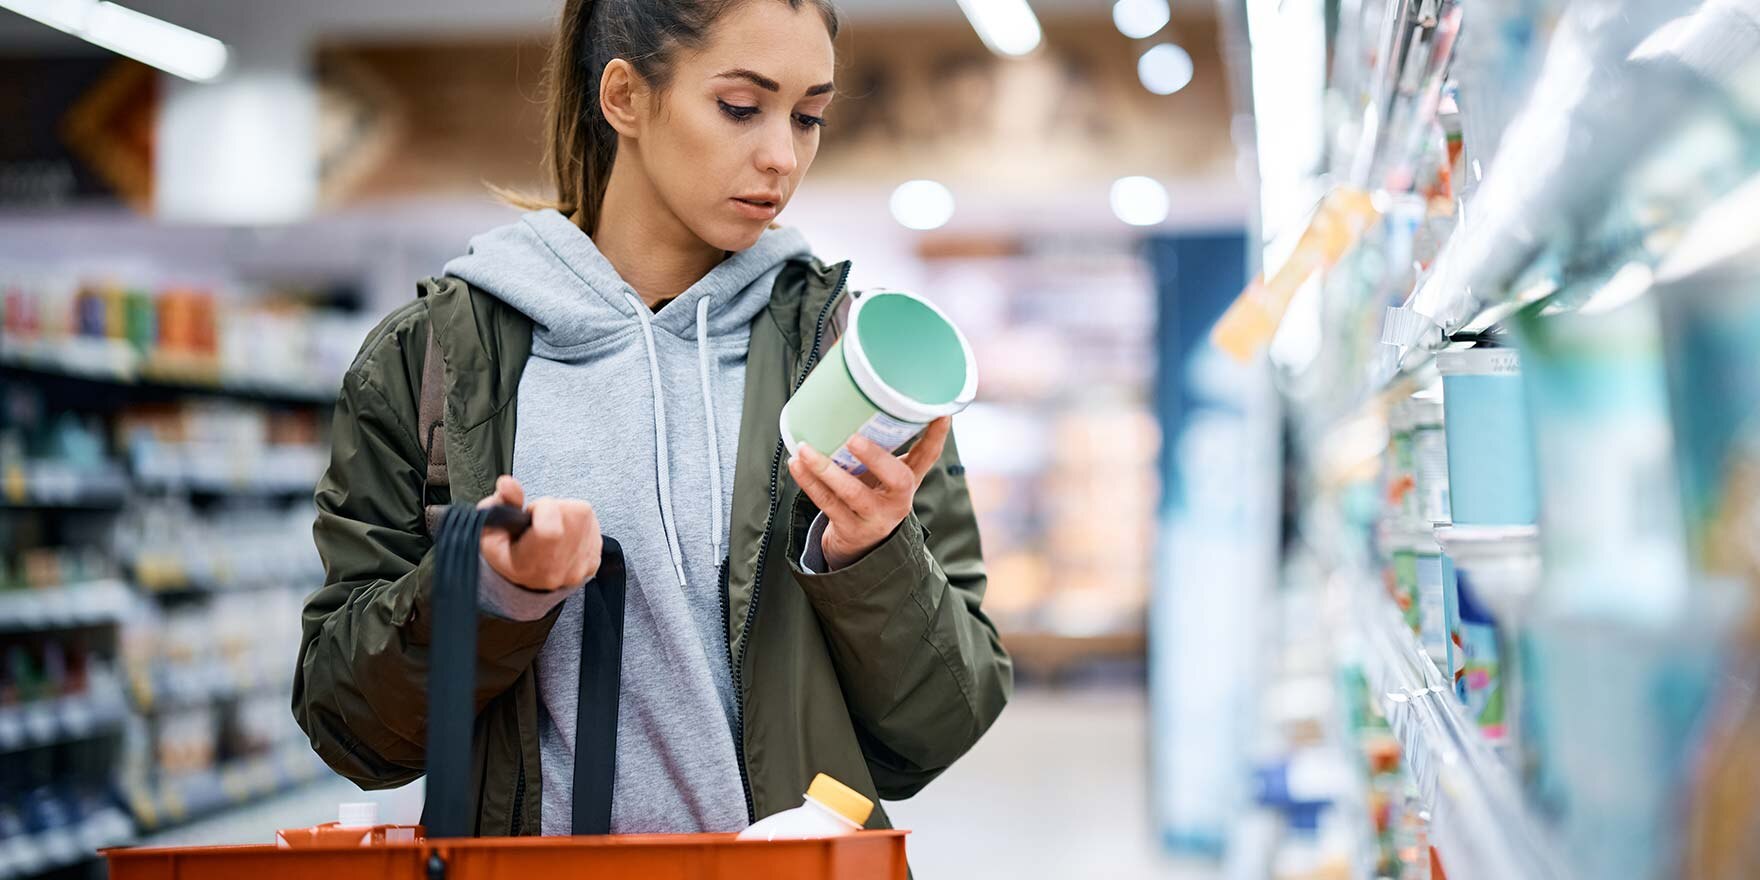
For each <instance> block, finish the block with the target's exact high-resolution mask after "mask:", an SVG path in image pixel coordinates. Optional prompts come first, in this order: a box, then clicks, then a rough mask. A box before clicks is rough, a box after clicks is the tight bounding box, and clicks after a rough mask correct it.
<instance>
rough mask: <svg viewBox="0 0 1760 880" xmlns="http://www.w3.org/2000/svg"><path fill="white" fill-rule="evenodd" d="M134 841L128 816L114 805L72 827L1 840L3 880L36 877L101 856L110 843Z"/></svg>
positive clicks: (1, 877)
mask: <svg viewBox="0 0 1760 880" xmlns="http://www.w3.org/2000/svg"><path fill="white" fill-rule="evenodd" d="M133 842H134V826H133V824H132V823H131V822H129V820H128V815H127V814H126V813H124V812H123V811H121V810H119V809H116V808H114V807H112V808H109V809H105V810H102V811H99V812H97V813H95V814H93V815H91V816H88V817H87V818H86V820H85V821H84V822H81V823H80V824H79V825H77V826H75V827H73V828H63V829H57V830H54V831H43V832H38V833H36V834H25V835H21V836H18V837H8V838H5V839H0V880H11V878H15V877H21V878H22V877H34V876H37V875H39V874H45V873H48V872H50V871H55V870H58V869H61V868H66V867H71V866H73V865H77V864H80V863H82V862H87V861H91V860H93V859H96V858H97V857H98V850H100V849H103V848H104V847H108V846H126V845H128V844H130V843H133Z"/></svg>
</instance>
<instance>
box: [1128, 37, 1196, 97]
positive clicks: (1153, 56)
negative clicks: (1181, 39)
mask: <svg viewBox="0 0 1760 880" xmlns="http://www.w3.org/2000/svg"><path fill="white" fill-rule="evenodd" d="M1137 79H1140V80H1142V81H1143V88H1145V89H1148V90H1149V91H1151V92H1154V93H1155V94H1157V95H1171V94H1173V93H1174V92H1177V91H1179V90H1180V89H1183V88H1185V87H1186V86H1187V85H1189V84H1190V83H1191V81H1192V56H1191V55H1189V54H1187V53H1186V50H1184V49H1181V48H1180V47H1178V46H1175V45H1174V44H1172V43H1161V44H1160V45H1157V46H1153V47H1151V48H1150V49H1149V51H1147V52H1144V53H1143V57H1141V58H1139V59H1137Z"/></svg>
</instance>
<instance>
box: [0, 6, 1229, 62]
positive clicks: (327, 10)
mask: <svg viewBox="0 0 1760 880" xmlns="http://www.w3.org/2000/svg"><path fill="white" fill-rule="evenodd" d="M837 2H838V6H839V8H840V9H841V10H842V11H843V13H844V15H845V16H846V17H847V18H848V19H849V20H850V21H852V22H857V23H860V22H863V21H889V20H898V19H909V18H919V19H920V18H937V17H946V18H949V19H958V18H959V16H960V11H959V7H958V5H957V4H956V3H955V0H837ZM123 5H125V6H129V7H132V8H134V9H138V10H139V11H141V12H145V13H147V14H149V15H154V16H158V17H160V18H163V19H166V20H167V21H171V22H175V23H177V24H180V25H183V26H185V27H189V28H193V29H196V30H199V31H203V32H205V33H209V34H211V35H213V36H216V37H219V38H220V39H223V40H226V41H228V42H230V43H234V44H238V45H243V46H250V45H255V44H261V43H263V42H265V41H272V40H274V39H276V38H281V39H285V38H287V37H289V36H293V35H311V36H313V37H316V38H319V39H347V38H362V37H392V36H396V37H459V36H465V35H472V34H484V33H496V34H506V33H527V32H533V31H537V30H541V29H542V28H544V27H545V26H547V25H548V24H549V23H550V22H551V21H552V20H553V19H554V17H555V14H556V10H557V8H558V7H559V0H495V2H483V0H297V2H272V3H271V2H258V0H249V2H239V0H123ZM1172 5H1173V7H1174V14H1175V15H1176V16H1179V17H1193V18H1197V17H1210V16H1212V15H1213V14H1214V10H1215V0H1174V2H1173V4H1172ZM1032 6H1033V8H1034V9H1035V10H1037V11H1038V12H1039V13H1040V14H1041V15H1043V16H1064V15H1095V16H1103V15H1108V14H1109V10H1110V9H1111V2H1110V0H1032ZM0 51H14V52H57V53H60V52H84V51H95V50H92V49H89V48H88V47H86V45H85V44H84V43H81V42H80V41H78V40H75V39H74V38H72V37H68V36H66V35H63V34H61V33H59V32H57V31H54V30H52V29H50V28H48V27H44V26H43V25H40V24H38V23H36V22H34V21H30V20H28V19H26V18H24V17H23V16H20V15H16V14H14V13H11V12H7V11H4V10H0Z"/></svg>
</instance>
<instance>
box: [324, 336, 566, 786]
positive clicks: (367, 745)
mask: <svg viewBox="0 0 1760 880" xmlns="http://www.w3.org/2000/svg"><path fill="white" fill-rule="evenodd" d="M388 323H389V322H388ZM410 324H411V325H413V326H415V328H416V329H415V331H414V333H415V334H416V335H415V338H416V339H417V340H418V341H419V340H420V339H421V338H422V337H421V336H420V335H419V334H420V333H422V332H425V330H424V329H423V327H422V326H421V325H420V324H417V323H415V322H410ZM383 329H384V327H383V325H382V327H381V330H383ZM403 329H404V330H405V332H404V333H402V334H398V333H382V332H381V331H375V332H374V334H373V336H371V337H369V341H368V343H367V347H366V348H363V350H362V353H361V356H360V357H359V358H358V359H357V361H356V363H355V366H354V367H353V368H351V369H350V371H349V373H348V375H347V376H346V377H345V378H344V380H343V386H342V392H341V395H340V397H339V399H338V400H337V403H336V410H335V424H334V428H333V430H332V437H331V443H332V449H331V458H330V465H329V468H328V470H327V471H326V472H325V474H324V477H323V479H322V480H321V481H320V482H319V484H318V490H317V495H316V501H317V509H318V516H317V521H316V523H315V524H314V526H313V529H312V534H313V537H314V539H315V540H316V543H317V548H318V554H319V555H320V556H321V557H322V558H323V562H324V571H325V582H324V585H323V587H322V589H319V590H318V591H317V592H316V593H315V594H313V595H312V596H311V598H309V599H307V600H306V605H305V612H304V615H303V627H302V635H301V639H300V653H299V666H298V668H297V669H296V670H295V673H294V687H293V713H294V717H295V718H296V719H297V720H298V722H299V725H300V727H301V728H302V729H304V730H305V732H306V735H307V736H309V737H310V738H311V742H312V747H313V748H314V749H315V750H316V751H317V753H318V755H319V756H320V757H322V758H323V759H324V761H325V763H327V764H329V765H330V767H331V768H332V769H334V770H335V771H336V772H338V773H340V774H342V775H343V776H346V777H348V778H349V779H351V780H353V781H354V782H355V783H357V784H358V785H360V786H361V787H362V788H387V787H392V786H397V785H402V784H404V783H407V782H409V781H411V780H413V779H415V778H416V777H418V776H420V775H422V772H423V766H424V748H425V745H426V742H425V741H426V731H427V683H428V681H427V670H428V649H429V644H428V641H429V632H430V630H429V627H430V623H431V622H430V620H429V614H428V609H429V605H428V597H429V595H430V592H429V590H430V574H431V571H432V566H433V562H432V553H431V552H430V550H431V547H432V542H431V541H430V539H429V537H428V536H427V534H426V533H425V530H424V529H423V526H422V499H421V491H422V484H423V475H424V474H425V473H426V466H425V461H424V455H425V454H424V453H423V451H422V449H421V447H420V445H419V444H418V443H417V442H416V439H415V436H416V429H415V427H414V424H413V423H414V421H415V420H416V405H415V396H416V386H415V385H414V383H413V381H412V380H411V379H410V378H409V377H412V376H413V377H419V376H420V375H421V365H420V363H419V360H420V357H421V356H420V355H419V354H411V353H407V352H405V351H400V350H399V349H406V348H408V346H407V345H405V344H400V343H402V342H404V341H406V340H407V339H408V337H409V336H410V335H411V334H410V332H409V328H408V327H405V328H403ZM415 350H416V351H417V352H420V351H421V350H422V349H421V346H416V347H415ZM408 358H414V360H415V361H417V363H414V364H413V365H412V364H410V363H408V362H407V359H408ZM412 367H413V368H412ZM391 389H396V390H395V391H393V390H391ZM461 500H462V499H461ZM555 619H556V614H555V613H550V614H547V615H545V616H544V617H543V618H542V619H540V620H537V621H532V622H516V621H510V620H504V619H502V618H499V617H496V616H494V615H491V614H488V613H482V614H479V618H478V631H479V634H478V649H477V655H478V656H477V708H478V710H479V711H480V710H481V709H482V707H483V706H484V705H485V704H486V703H487V702H488V701H489V700H490V699H492V698H493V697H494V696H495V695H496V694H499V693H501V692H502V691H504V690H506V689H507V688H508V687H510V686H511V685H512V684H513V683H514V681H515V680H516V679H517V678H518V677H519V675H520V673H522V672H523V671H524V670H525V669H526V668H527V667H529V666H530V664H531V662H532V659H533V657H535V656H536V654H537V651H538V649H539V648H540V647H542V645H543V643H544V639H545V637H546V636H547V635H548V634H549V631H550V625H551V623H553V622H554V621H555Z"/></svg>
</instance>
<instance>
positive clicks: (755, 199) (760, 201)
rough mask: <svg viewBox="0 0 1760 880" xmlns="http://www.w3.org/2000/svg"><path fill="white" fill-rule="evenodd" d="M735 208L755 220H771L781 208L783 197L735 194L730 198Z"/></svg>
mask: <svg viewBox="0 0 1760 880" xmlns="http://www.w3.org/2000/svg"><path fill="white" fill-rule="evenodd" d="M729 201H731V202H732V203H733V208H734V210H736V211H738V212H739V213H740V214H741V215H743V216H745V217H749V218H751V219H753V220H771V219H774V218H775V217H776V213H777V211H778V210H780V208H779V206H780V205H781V204H782V197H781V196H775V195H751V196H735V197H734V198H732V199H730V200H729Z"/></svg>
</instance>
